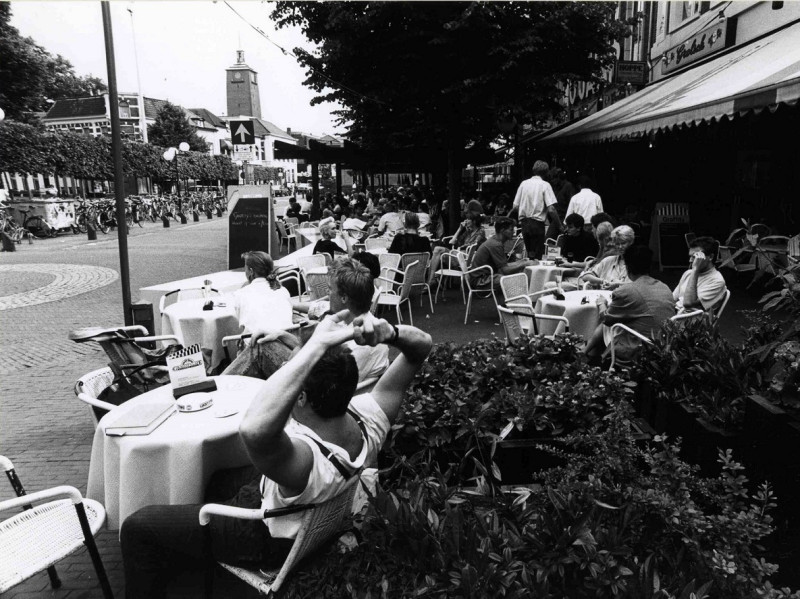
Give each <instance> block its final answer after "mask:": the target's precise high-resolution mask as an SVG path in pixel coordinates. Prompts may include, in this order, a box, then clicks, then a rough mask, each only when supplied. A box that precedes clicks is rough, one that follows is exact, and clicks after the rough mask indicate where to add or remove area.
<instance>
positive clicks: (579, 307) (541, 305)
mask: <svg viewBox="0 0 800 599" xmlns="http://www.w3.org/2000/svg"><path fill="white" fill-rule="evenodd" d="M599 295H602V296H605V297H606V298H607V299H608V300H609V301H610V300H611V292H610V291H605V290H591V291H590V290H586V291H567V292H566V293H564V299H563V300H558V299H556V298H555V297H554V296H552V295H545V296H542V297H540V298H539V300H538V301H537V302H536V308H535V309H534V311H535V312H536V313H537V314H550V315H552V316H564V317H566V319H567V320H568V321H569V331H570V333H576V334H578V335H583V337H584V339H589V337H591V335H592V333H594V330H595V329H596V328H597V323H598V316H599V313H600V312H599V310H598V309H597V304H596V303H595V300H596V299H597V296H599ZM583 298H587V299H588V300H589V302H588V303H586V304H582V303H581V301H582V300H583ZM556 324H557V323H555V322H552V323H551V322H547V321H539V331H540V333H542V334H543V335H552V334H553V333H554V332H555V328H556V326H555V325H556Z"/></svg>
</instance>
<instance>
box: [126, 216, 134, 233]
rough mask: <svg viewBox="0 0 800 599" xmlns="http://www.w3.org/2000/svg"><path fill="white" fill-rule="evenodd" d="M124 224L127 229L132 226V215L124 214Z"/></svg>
mask: <svg viewBox="0 0 800 599" xmlns="http://www.w3.org/2000/svg"><path fill="white" fill-rule="evenodd" d="M125 224H126V225H128V228H129V229H130V228H131V227H132V226H133V215H132V214H131V213H130V212H126V213H125Z"/></svg>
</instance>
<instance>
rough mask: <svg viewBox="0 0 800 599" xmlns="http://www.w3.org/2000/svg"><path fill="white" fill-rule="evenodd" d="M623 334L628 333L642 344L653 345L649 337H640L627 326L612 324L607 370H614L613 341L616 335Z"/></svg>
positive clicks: (615, 355) (614, 352) (639, 334)
mask: <svg viewBox="0 0 800 599" xmlns="http://www.w3.org/2000/svg"><path fill="white" fill-rule="evenodd" d="M623 332H624V333H628V334H630V335H633V336H634V337H636V338H637V339H639V340H641V341H643V342H644V343H648V344H650V345H653V341H652V340H651V339H650V338H649V337H646V336H644V335H642V334H641V333H637V332H636V331H634V330H633V329H632V328H630V327H629V326H627V325H624V324H622V323H621V322H618V323H616V324H612V325H611V345H610V346H609V349H610V350H611V365H610V366H609V367H608V369H609V370H614V366H615V365H616V363H617V353H616V344H615V341H616V339H617V335H618V334H621V333H623Z"/></svg>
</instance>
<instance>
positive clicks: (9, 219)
mask: <svg viewBox="0 0 800 599" xmlns="http://www.w3.org/2000/svg"><path fill="white" fill-rule="evenodd" d="M0 223H2V224H1V225H0V226H2V229H0V230H2V232H3V233H4V234H5V235H8V236H9V237H10V238H11V241H13V242H14V243H17V244H18V243H22V240H23V239H27V240H28V244H31V243H33V233H31V232H30V231H28V229H26V228H25V227H23V226H21V225H19V224H18V223H17V221H15V220H14V217H13V216H11V214H9V213H8V206H5V205H4V204H0Z"/></svg>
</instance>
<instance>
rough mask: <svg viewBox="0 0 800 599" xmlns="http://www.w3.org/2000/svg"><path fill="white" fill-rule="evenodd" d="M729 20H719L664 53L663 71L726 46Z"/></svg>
mask: <svg viewBox="0 0 800 599" xmlns="http://www.w3.org/2000/svg"><path fill="white" fill-rule="evenodd" d="M726 25H727V22H726V21H725V20H721V21H717V22H716V23H715V24H714V25H712V26H711V27H707V28H706V29H704V30H703V31H700V32H699V33H697V34H695V35H693V36H692V37H690V38H689V39H687V40H685V41H684V42H683V43H681V44H679V45H677V46H675V47H674V48H670V49H669V50H667V51H666V53H665V54H664V57H663V58H662V63H661V72H662V73H664V74H666V73H671V72H672V71H675V70H677V69H680V68H682V67H685V66H686V65H687V64H691V63H693V62H695V61H698V60H700V59H701V58H705V57H706V56H709V55H710V54H714V53H715V52H719V51H720V50H722V49H723V48H725V41H726V37H727V35H726V31H727V26H726Z"/></svg>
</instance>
